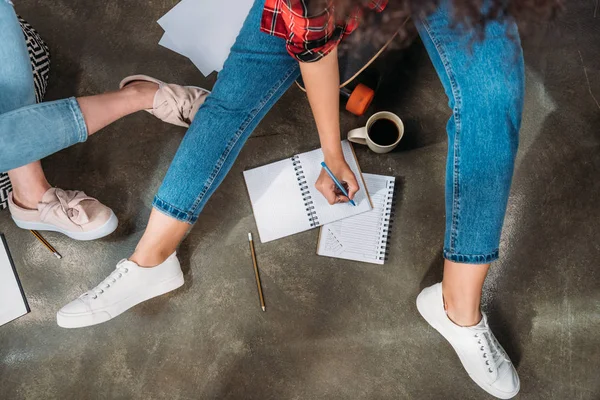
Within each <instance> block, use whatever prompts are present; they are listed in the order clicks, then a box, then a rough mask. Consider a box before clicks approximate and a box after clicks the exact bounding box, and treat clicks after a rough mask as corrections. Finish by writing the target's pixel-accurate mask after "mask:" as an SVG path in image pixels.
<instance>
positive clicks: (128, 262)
mask: <svg viewBox="0 0 600 400" xmlns="http://www.w3.org/2000/svg"><path fill="white" fill-rule="evenodd" d="M119 267H137V268H140V266H139V265H137V264H136V263H135V262H134V261H131V260H128V259H127V258H124V259H122V260H121V261H119V262H118V263H117V268H119Z"/></svg>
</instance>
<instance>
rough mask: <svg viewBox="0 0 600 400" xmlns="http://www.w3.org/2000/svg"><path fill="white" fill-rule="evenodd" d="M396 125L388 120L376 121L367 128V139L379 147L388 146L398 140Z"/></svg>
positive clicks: (398, 134) (398, 133)
mask: <svg viewBox="0 0 600 400" xmlns="http://www.w3.org/2000/svg"><path fill="white" fill-rule="evenodd" d="M398 136H400V132H399V131H398V125H396V123H395V122H393V121H390V120H389V119H385V118H382V119H378V120H377V121H375V122H373V124H372V125H371V126H370V127H369V137H370V138H371V140H372V141H373V142H374V143H375V144H378V145H380V146H390V145H392V144H394V143H396V141H397V140H398Z"/></svg>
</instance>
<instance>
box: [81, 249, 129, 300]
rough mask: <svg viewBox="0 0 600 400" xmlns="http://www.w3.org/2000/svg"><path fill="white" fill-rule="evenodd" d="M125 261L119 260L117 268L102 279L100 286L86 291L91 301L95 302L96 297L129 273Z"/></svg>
mask: <svg viewBox="0 0 600 400" xmlns="http://www.w3.org/2000/svg"><path fill="white" fill-rule="evenodd" d="M126 261H127V260H125V259H124V260H121V261H119V263H118V264H117V268H116V269H115V270H114V271H113V272H111V274H110V275H109V276H108V277H107V278H106V279H104V280H103V281H102V282H100V284H98V285H97V286H96V287H95V288H93V289H91V290H90V291H88V292H87V293H86V294H87V295H88V296H90V297H91V298H92V299H94V300H96V299H97V298H98V296H101V295H103V294H104V293H105V292H106V291H107V290H109V289H110V288H111V287H112V286H113V285H115V284H116V283H117V282H118V281H119V280H120V279H121V278H123V276H125V275H126V274H127V273H128V272H129V267H128V266H127V264H126Z"/></svg>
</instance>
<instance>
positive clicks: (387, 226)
mask: <svg viewBox="0 0 600 400" xmlns="http://www.w3.org/2000/svg"><path fill="white" fill-rule="evenodd" d="M395 193H396V185H395V183H394V182H390V183H389V186H388V193H387V195H386V198H385V205H384V212H383V228H382V230H381V239H380V242H379V249H378V253H379V256H378V259H379V260H381V261H387V259H388V256H389V251H388V247H389V244H390V238H391V230H392V224H393V223H394V213H395V208H396V203H395V200H394V199H395Z"/></svg>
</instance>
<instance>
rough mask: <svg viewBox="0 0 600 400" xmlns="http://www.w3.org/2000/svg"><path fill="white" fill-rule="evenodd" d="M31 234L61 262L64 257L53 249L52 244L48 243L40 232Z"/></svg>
mask: <svg viewBox="0 0 600 400" xmlns="http://www.w3.org/2000/svg"><path fill="white" fill-rule="evenodd" d="M31 233H32V234H33V236H35V237H36V238H37V239H38V240H39V241H40V242H42V244H43V245H44V246H46V248H47V249H48V250H50V251H51V252H52V254H54V255H55V256H56V258H58V259H59V260H60V259H61V258H62V256H61V255H60V253H59V252H58V251H56V249H55V248H54V247H52V245H51V244H50V243H48V241H47V240H46V239H44V238H43V237H42V235H40V233H39V232H38V231H33V230H32V231H31Z"/></svg>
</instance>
